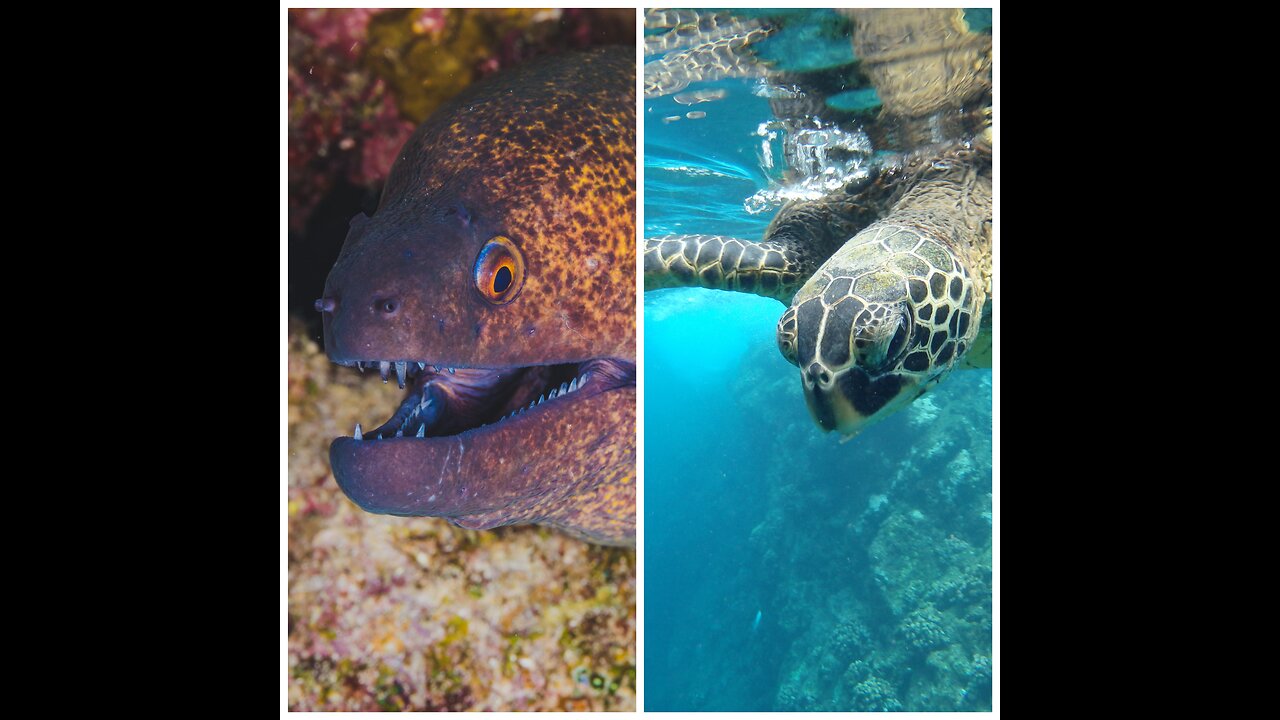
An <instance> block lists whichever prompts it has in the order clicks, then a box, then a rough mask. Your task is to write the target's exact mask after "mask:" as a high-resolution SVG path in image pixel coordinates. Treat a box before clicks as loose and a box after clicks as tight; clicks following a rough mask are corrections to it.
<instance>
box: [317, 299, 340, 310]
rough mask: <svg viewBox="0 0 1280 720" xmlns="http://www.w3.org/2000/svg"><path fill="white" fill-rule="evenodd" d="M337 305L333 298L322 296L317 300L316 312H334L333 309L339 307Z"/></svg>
mask: <svg viewBox="0 0 1280 720" xmlns="http://www.w3.org/2000/svg"><path fill="white" fill-rule="evenodd" d="M337 305H338V304H337V303H336V302H334V300H333V298H327V297H326V298H320V299H319V300H317V301H316V312H322V313H328V312H333V309H334V308H335V307H337Z"/></svg>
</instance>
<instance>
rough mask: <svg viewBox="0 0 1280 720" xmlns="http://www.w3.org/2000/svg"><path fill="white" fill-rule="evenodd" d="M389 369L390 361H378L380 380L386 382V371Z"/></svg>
mask: <svg viewBox="0 0 1280 720" xmlns="http://www.w3.org/2000/svg"><path fill="white" fill-rule="evenodd" d="M390 370H391V363H390V361H387V360H382V361H380V362H379V363H378V372H380V373H382V382H386V381H387V373H388V372H389V371H390Z"/></svg>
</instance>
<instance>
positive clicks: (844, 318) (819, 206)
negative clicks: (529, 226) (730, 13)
mask: <svg viewBox="0 0 1280 720" xmlns="http://www.w3.org/2000/svg"><path fill="white" fill-rule="evenodd" d="M841 12H842V13H843V17H845V18H848V20H849V23H850V27H849V35H850V37H851V43H850V44H851V47H852V51H853V55H854V56H856V58H857V62H856V64H854V65H853V66H852V69H851V71H849V72H845V73H844V74H843V77H844V78H845V79H846V81H847V80H848V78H850V77H859V78H862V79H865V80H866V81H869V82H870V83H872V84H873V85H874V90H875V94H876V96H877V98H878V101H879V103H880V106H881V107H880V109H879V111H878V113H876V114H875V115H874V116H869V117H868V116H864V117H863V118H862V119H861V120H860V121H859V128H860V129H861V130H865V131H866V135H867V136H868V137H869V138H870V140H871V143H872V144H873V146H875V147H876V149H878V150H881V151H886V150H892V151H893V152H881V154H880V155H878V156H877V157H876V159H875V160H874V161H869V162H866V163H863V164H862V165H861V166H860V167H859V172H858V173H857V174H854V175H850V176H849V179H848V181H847V182H846V183H845V184H844V185H843V186H842V187H839V188H836V189H834V190H833V191H829V192H827V193H825V194H823V195H821V196H820V197H817V198H816V199H803V200H795V201H792V202H789V203H787V204H786V205H784V206H783V207H782V209H781V210H780V211H779V212H778V214H777V215H776V216H775V217H774V219H773V221H772V222H771V223H770V225H769V227H768V229H767V231H766V232H765V235H764V238H763V240H761V241H760V242H751V241H747V240H741V239H737V238H731V237H723V236H716V235H667V236H660V237H650V238H646V240H645V250H644V273H645V289H646V290H653V289H658V288H664V287H676V286H700V287H708V288H718V289H723V290H733V291H738V292H748V293H754V294H757V295H764V296H767V297H773V298H777V299H778V300H781V301H782V302H783V303H787V304H788V305H789V307H788V308H787V310H786V311H785V312H784V313H783V315H782V317H781V319H780V320H779V321H778V326H777V342H778V349H779V350H780V352H781V353H782V355H783V356H784V357H785V358H786V359H787V360H788V361H789V362H791V363H792V364H794V365H796V366H797V367H798V368H799V369H800V376H801V382H802V385H803V389H804V395H805V400H806V402H807V404H808V406H809V410H810V412H811V414H812V415H813V417H814V419H815V421H816V422H817V423H818V425H819V426H820V427H822V428H823V429H824V430H826V431H830V430H835V429H838V430H839V431H840V432H841V433H842V434H843V435H844V436H845V437H846V438H847V437H852V436H853V435H855V434H857V433H858V432H860V431H861V430H862V429H863V428H865V427H866V426H868V425H869V424H871V423H873V422H875V421H878V420H880V419H882V418H884V417H886V416H887V415H889V414H891V413H892V412H894V411H896V410H898V409H900V408H902V407H904V406H905V405H907V404H909V403H910V402H911V401H912V400H914V399H915V398H917V397H919V396H920V395H921V394H923V393H924V392H925V390H926V389H928V387H929V386H931V385H932V384H934V383H936V382H939V381H940V380H941V379H942V378H943V377H945V376H946V375H947V374H948V373H949V372H950V371H951V370H952V369H954V368H956V367H990V363H991V318H992V302H991V292H992V288H991V264H992V263H991V261H992V243H991V199H992V198H991V154H992V153H991V131H990V112H989V108H990V92H991V76H990V70H991V44H990V39H991V38H990V36H989V35H987V34H985V33H974V32H971V31H970V29H969V28H968V26H967V24H966V22H965V19H964V12H963V11H961V10H914V9H912V10H850V11H841ZM648 20H649V22H650V23H651V25H655V26H659V27H661V26H671V27H673V28H674V29H672V30H671V31H670V32H669V33H667V34H665V35H656V36H651V37H650V38H647V39H646V43H647V45H648V46H649V47H650V48H660V49H666V50H670V49H672V48H674V47H678V46H689V48H688V49H687V50H680V51H678V52H677V53H675V57H674V59H672V54H671V53H669V54H668V55H667V56H665V57H664V58H662V60H660V61H657V62H655V63H649V64H648V65H646V68H645V70H646V72H645V87H646V93H647V94H649V95H653V94H663V93H669V92H675V91H677V90H680V89H683V87H685V86H687V85H688V84H689V83H690V82H692V81H693V80H698V79H705V78H718V77H726V76H731V75H766V76H770V77H772V78H774V79H777V78H780V77H783V76H784V75H785V79H786V82H788V83H793V84H794V86H798V87H796V90H798V91H796V92H790V93H786V95H787V97H784V98H780V100H781V102H774V103H773V107H774V110H775V112H780V113H783V114H784V116H790V117H792V118H798V117H799V116H800V115H808V114H810V113H813V112H819V113H825V114H827V115H828V117H829V116H830V115H832V114H833V113H838V111H839V108H835V109H834V110H833V108H832V107H831V104H830V103H829V102H823V100H824V98H825V99H827V100H829V99H830V97H831V93H832V92H841V93H847V92H850V90H849V88H848V87H844V86H837V87H835V88H832V87H830V86H829V84H830V81H831V77H832V73H830V72H823V73H817V74H816V75H817V77H814V78H810V77H807V76H806V75H805V74H803V73H802V74H799V75H797V74H794V73H791V74H786V73H782V72H779V71H778V70H776V69H775V68H774V67H771V66H769V65H768V64H766V63H764V62H763V61H762V60H761V59H760V57H759V56H757V55H756V54H755V50H754V47H753V43H755V42H758V40H752V38H760V37H762V36H768V35H771V34H773V33H775V32H777V31H778V29H779V27H781V26H782V23H779V22H776V21H771V20H769V19H768V18H752V19H748V20H744V21H741V22H736V21H735V20H734V19H733V18H732V17H727V16H725V14H723V13H716V14H712V15H703V14H700V13H696V12H688V11H682V12H677V13H670V12H668V13H666V14H657V13H655V14H651V15H650V16H649V18H648ZM668 36H670V37H668ZM664 37H665V38H667V39H666V40H662V38H664ZM824 83H826V84H827V86H824ZM854 92H862V93H863V94H864V97H865V94H866V92H867V91H866V89H862V90H858V89H856V88H855V89H854ZM815 101H816V102H815ZM841 120H842V121H843V122H844V123H846V126H847V124H848V123H849V122H850V118H849V117H844V118H841ZM828 122H831V120H830V119H828Z"/></svg>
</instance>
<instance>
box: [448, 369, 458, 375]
mask: <svg viewBox="0 0 1280 720" xmlns="http://www.w3.org/2000/svg"><path fill="white" fill-rule="evenodd" d="M456 372H458V369H457V368H449V374H450V375H453V374H454V373H456Z"/></svg>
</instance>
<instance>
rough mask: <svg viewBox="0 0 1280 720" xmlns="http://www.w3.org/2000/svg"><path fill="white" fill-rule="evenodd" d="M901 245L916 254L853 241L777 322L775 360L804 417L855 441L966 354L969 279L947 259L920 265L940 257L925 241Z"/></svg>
mask: <svg viewBox="0 0 1280 720" xmlns="http://www.w3.org/2000/svg"><path fill="white" fill-rule="evenodd" d="M883 233H884V231H883V230H881V231H879V232H876V233H873V234H874V235H883ZM864 234H865V233H864ZM859 237H862V235H859ZM906 240H907V239H906V238H904V239H903V240H902V241H900V242H898V243H895V245H897V246H899V247H906V248H915V251H914V252H912V251H911V250H906V251H903V250H900V249H895V248H894V247H893V246H892V245H890V244H889V242H886V241H883V240H881V239H880V238H879V237H876V238H873V239H872V240H871V241H870V242H864V243H858V238H855V239H854V240H852V241H850V243H849V245H847V246H846V247H845V248H842V249H841V251H840V252H838V253H837V254H836V255H834V256H833V257H832V258H831V259H830V260H828V262H827V264H825V265H823V267H822V268H821V269H820V270H819V271H818V272H817V273H816V274H815V275H814V276H813V277H812V278H810V280H809V282H808V283H806V284H805V286H804V287H803V288H801V290H800V292H798V293H796V296H795V298H793V299H792V303H791V307H790V308H788V309H787V311H786V312H785V313H784V314H783V315H782V318H781V319H780V320H779V321H778V332H777V340H778V350H779V351H780V352H781V353H782V356H783V357H785V358H786V359H787V361H789V362H790V363H791V364H793V365H795V366H796V367H798V368H799V369H800V380H801V384H802V386H803V388H804V397H805V402H806V403H807V404H808V406H809V412H810V414H812V415H813V419H814V421H815V422H817V424H818V426H819V427H821V428H822V429H823V430H825V431H831V430H839V431H840V432H841V434H843V435H845V436H846V437H852V436H853V435H856V434H857V433H859V432H860V431H861V430H863V429H864V428H866V427H867V426H869V425H871V424H872V423H874V422H877V421H879V420H881V419H883V418H885V417H887V416H889V415H891V414H893V413H894V412H896V411H897V410H899V409H901V408H903V407H905V406H906V405H908V404H910V402H911V401H912V400H914V399H916V398H917V397H919V396H920V395H921V394H923V393H924V392H925V390H926V389H927V388H928V387H929V386H930V385H931V384H932V383H934V382H937V381H939V380H941V379H942V378H943V377H944V376H945V375H946V374H947V373H948V372H950V370H951V369H952V368H953V367H954V366H955V364H956V362H957V361H958V360H959V359H960V357H962V356H963V355H964V353H965V352H966V351H967V350H968V348H969V346H971V345H972V344H973V338H974V336H975V335H976V334H977V324H978V323H977V321H976V316H975V301H976V298H975V294H976V293H975V290H974V288H973V283H972V282H971V281H970V279H969V274H968V272H967V271H966V270H965V269H964V268H963V267H962V266H961V265H960V263H959V262H958V261H953V256H952V255H951V253H950V252H945V253H944V254H942V255H939V256H938V257H937V258H936V262H935V261H934V260H931V259H926V258H927V256H928V255H932V254H934V253H932V252H928V251H932V250H934V249H937V250H940V251H941V250H943V248H942V247H941V246H940V245H938V244H937V243H934V242H933V241H932V240H923V241H922V242H918V243H908V242H907V241H906ZM917 240H918V238H917ZM926 245H932V246H934V247H932V248H929V247H923V246H926ZM849 246H854V247H853V249H852V250H853V251H849V250H850V247H849ZM859 248H861V249H859ZM921 249H924V250H926V251H927V252H926V253H924V254H921V252H920V250H921ZM944 259H945V265H944V262H943V260H944ZM940 266H942V267H945V268H946V270H945V271H944V270H941V269H939V267H940Z"/></svg>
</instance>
